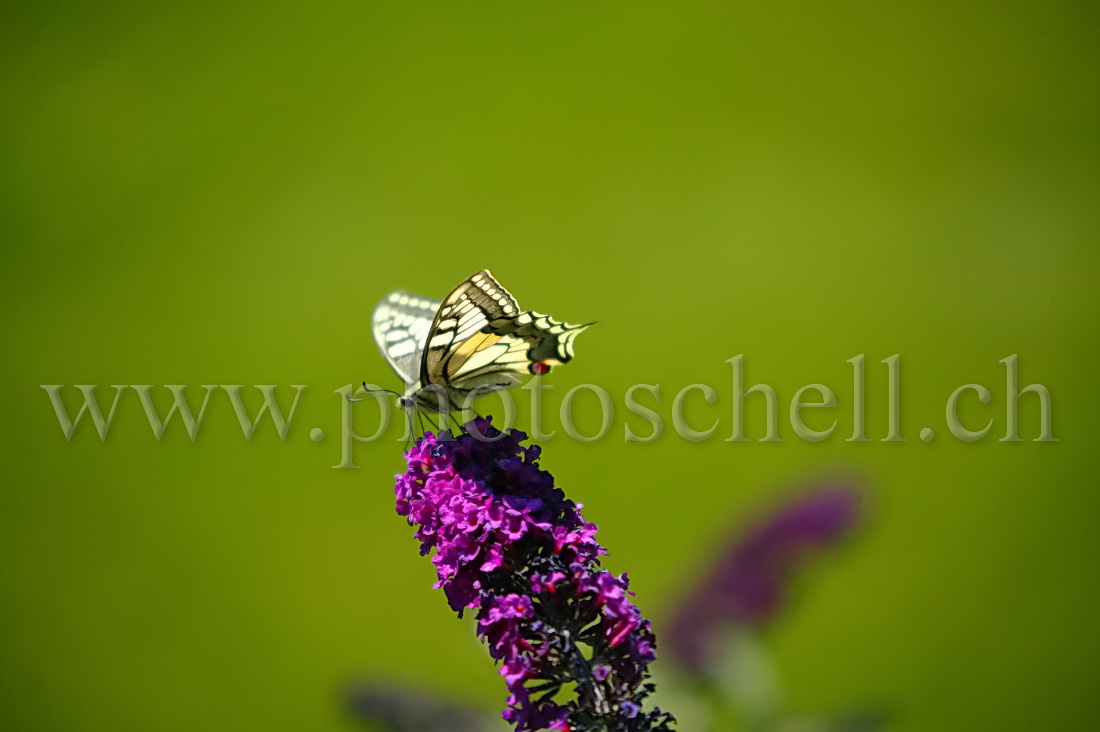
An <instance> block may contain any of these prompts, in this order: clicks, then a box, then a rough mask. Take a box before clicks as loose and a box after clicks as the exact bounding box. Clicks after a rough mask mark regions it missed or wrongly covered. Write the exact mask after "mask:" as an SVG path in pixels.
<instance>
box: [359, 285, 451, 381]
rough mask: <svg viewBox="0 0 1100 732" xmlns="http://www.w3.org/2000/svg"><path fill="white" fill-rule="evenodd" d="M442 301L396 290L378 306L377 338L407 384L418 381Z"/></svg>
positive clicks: (374, 326) (373, 320)
mask: <svg viewBox="0 0 1100 732" xmlns="http://www.w3.org/2000/svg"><path fill="white" fill-rule="evenodd" d="M439 305H440V301H439V300H430V299H428V298H426V297H418V296H416V295H413V294H411V293H408V292H405V291H404V290H394V291H393V292H391V293H390V294H389V295H386V297H385V298H383V299H382V302H380V303H378V306H377V307H376V308H375V309H374V314H373V316H372V317H371V325H372V328H371V329H372V331H373V333H374V341H375V343H377V344H378V349H379V350H380V351H382V355H383V356H385V357H386V361H388V362H389V364H390V367H391V368H393V370H394V371H396V372H397V374H398V375H399V376H400V377H401V378H402V379H403V380H404V381H405V383H406V384H412V383H415V382H416V380H417V378H418V376H419V374H420V363H421V360H422V356H423V353H424V344H425V343H426V342H427V339H428V333H429V332H430V330H431V326H432V321H433V319H434V318H435V315H436V313H437V312H438V311H439Z"/></svg>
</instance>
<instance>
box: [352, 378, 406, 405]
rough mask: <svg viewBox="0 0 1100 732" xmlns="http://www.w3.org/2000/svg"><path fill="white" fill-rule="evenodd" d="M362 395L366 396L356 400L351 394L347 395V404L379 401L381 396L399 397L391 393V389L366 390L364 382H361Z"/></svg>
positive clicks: (393, 392)
mask: <svg viewBox="0 0 1100 732" xmlns="http://www.w3.org/2000/svg"><path fill="white" fill-rule="evenodd" d="M363 393H364V394H365V395H366V396H362V397H358V398H356V397H353V396H352V395H351V394H348V395H347V400H348V401H349V402H365V401H366V400H368V399H379V398H381V397H383V396H386V395H390V396H395V397H398V398H400V397H401V395H400V394H398V393H397V392H396V391H392V390H391V389H368V388H367V382H365V381H364V382H363Z"/></svg>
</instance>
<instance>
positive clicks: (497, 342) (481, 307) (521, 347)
mask: <svg viewBox="0 0 1100 732" xmlns="http://www.w3.org/2000/svg"><path fill="white" fill-rule="evenodd" d="M587 327H588V326H587V325H572V324H569V323H563V322H561V321H558V320H555V319H553V318H551V317H550V316H548V315H544V314H542V313H536V312H531V311H520V309H519V304H518V303H517V302H516V300H515V298H514V297H512V295H511V294H510V293H509V292H508V291H507V290H506V289H504V287H503V286H501V284H500V283H499V282H497V281H496V280H495V279H493V276H492V275H491V274H489V272H488V271H487V270H482V271H480V272H478V273H477V274H475V275H473V276H472V277H470V278H469V279H468V280H466V281H465V282H463V283H462V284H461V285H459V286H458V287H457V288H455V290H454V291H453V292H451V294H450V295H448V296H447V298H446V299H445V300H444V301H443V304H442V305H441V306H440V307H439V310H438V312H437V313H436V316H435V320H434V321H433V324H432V327H431V329H430V330H429V335H428V346H427V349H426V350H425V352H424V360H423V364H422V367H421V383H423V384H425V385H429V384H434V385H436V386H440V387H443V388H445V389H447V390H448V392H449V393H450V396H451V398H452V399H453V400H457V399H461V398H463V397H465V395H466V394H468V393H470V392H471V391H472V390H474V389H476V388H478V387H485V386H495V387H499V388H505V389H506V388H510V387H512V386H515V385H516V384H517V383H518V378H517V376H518V375H519V374H528V373H545V371H546V370H549V367H550V366H551V365H554V364H562V363H565V362H567V361H569V360H570V359H571V358H572V357H573V340H574V339H575V338H576V337H577V335H578V334H580V332H581V331H583V330H584V329H585V328H587ZM536 363H539V364H541V367H542V368H543V369H544V370H540V371H535V370H534V369H533V368H532V367H533V365H534V364H536Z"/></svg>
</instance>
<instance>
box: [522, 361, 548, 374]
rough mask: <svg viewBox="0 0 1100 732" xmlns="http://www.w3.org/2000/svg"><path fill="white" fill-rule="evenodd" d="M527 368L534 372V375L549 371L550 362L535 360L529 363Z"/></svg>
mask: <svg viewBox="0 0 1100 732" xmlns="http://www.w3.org/2000/svg"><path fill="white" fill-rule="evenodd" d="M527 368H529V369H530V370H531V373H532V374H536V375H541V374H548V373H550V364H548V363H546V362H545V361H535V362H534V363H533V364H531V365H530V366H528V367H527Z"/></svg>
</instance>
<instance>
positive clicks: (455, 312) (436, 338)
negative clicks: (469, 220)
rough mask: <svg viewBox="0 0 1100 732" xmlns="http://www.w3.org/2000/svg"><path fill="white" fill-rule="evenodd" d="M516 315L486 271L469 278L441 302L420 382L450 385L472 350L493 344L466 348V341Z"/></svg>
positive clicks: (511, 299) (507, 297)
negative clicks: (490, 326)
mask: <svg viewBox="0 0 1100 732" xmlns="http://www.w3.org/2000/svg"><path fill="white" fill-rule="evenodd" d="M518 314H519V304H518V303H517V302H516V299H515V298H514V297H512V294H511V293H510V292H508V291H507V290H505V289H504V287H503V286H502V285H501V284H500V283H499V282H497V281H496V280H495V279H493V276H492V275H491V274H489V271H488V270H484V269H483V270H481V271H480V272H478V273H476V274H474V275H473V276H471V277H470V278H469V279H467V280H466V281H465V282H463V283H462V284H461V285H459V286H458V287H456V288H455V289H454V290H453V291H452V292H451V294H450V295H448V296H447V297H446V299H444V300H443V304H442V305H440V306H439V310H438V311H437V312H436V314H435V319H434V320H433V322H432V326H431V329H430V330H429V336H428V344H427V349H426V350H425V352H424V360H423V363H422V366H421V370H420V381H421V383H423V384H439V385H440V386H450V385H451V382H452V381H453V379H454V378H455V376H456V375H457V372H458V370H459V368H460V367H461V364H462V363H464V362H465V360H466V359H468V358H469V356H470V355H471V353H472V352H473V351H476V350H477V349H478V348H479V347H480V348H488V347H489V346H491V345H494V343H495V342H493V343H489V342H481V341H479V342H477V343H476V344H472V345H468V344H467V341H469V340H470V339H472V338H474V337H475V336H479V335H484V334H482V333H481V331H482V330H483V329H485V328H486V327H487V326H488V325H489V323H491V322H493V321H496V320H500V319H502V318H510V317H513V316H515V315H518ZM464 347H465V351H464V350H463V348H464Z"/></svg>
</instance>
